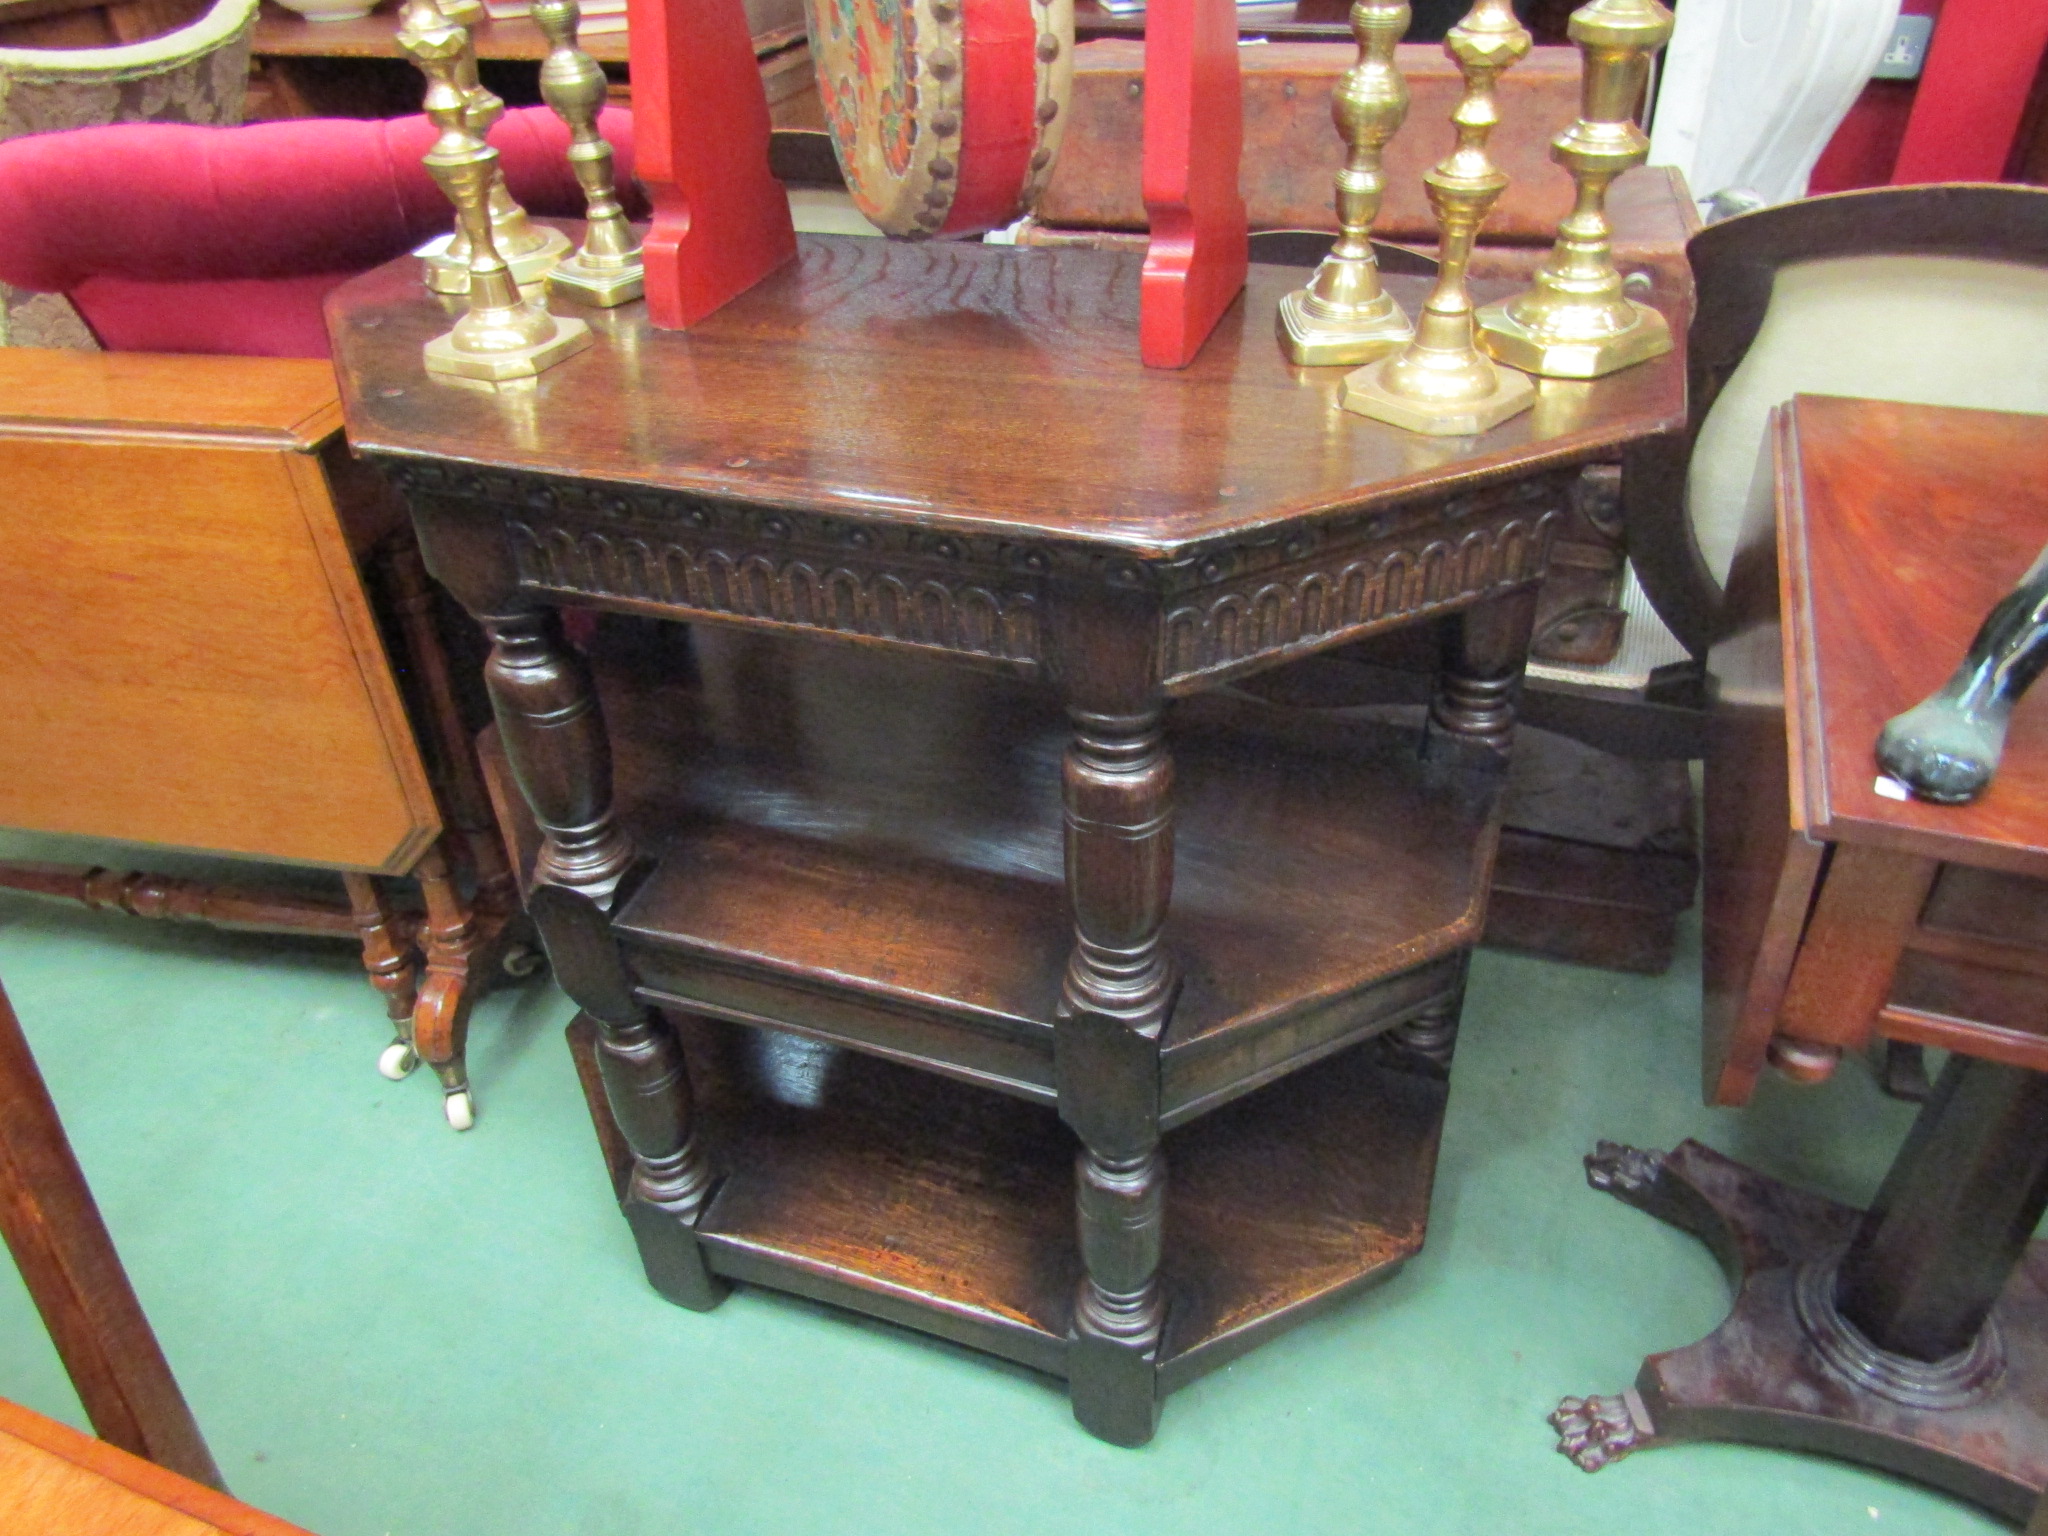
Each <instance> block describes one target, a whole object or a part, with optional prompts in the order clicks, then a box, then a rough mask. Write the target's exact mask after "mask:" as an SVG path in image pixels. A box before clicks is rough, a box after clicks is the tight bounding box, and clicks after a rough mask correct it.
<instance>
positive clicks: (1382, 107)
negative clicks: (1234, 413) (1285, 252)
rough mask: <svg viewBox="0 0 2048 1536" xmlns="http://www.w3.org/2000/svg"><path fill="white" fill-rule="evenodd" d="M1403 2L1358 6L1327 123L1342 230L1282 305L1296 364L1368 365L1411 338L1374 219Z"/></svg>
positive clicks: (1376, 0)
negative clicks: (1351, 58) (1339, 149)
mask: <svg viewBox="0 0 2048 1536" xmlns="http://www.w3.org/2000/svg"><path fill="white" fill-rule="evenodd" d="M1409 15H1410V12H1409V7H1408V0H1355V3H1354V4H1353V5H1352V7H1351V34H1352V36H1353V37H1355V38H1356V39H1357V40H1358V62H1357V63H1355V64H1353V65H1352V66H1351V68H1350V69H1348V70H1346V71H1345V72H1344V74H1343V76H1342V78H1340V79H1339V80H1338V81H1337V88H1336V90H1335V91H1334V92H1332V93H1331V96H1330V116H1331V117H1332V118H1333V119H1334V120H1335V121H1336V124H1337V132H1338V133H1340V134H1341V135H1343V138H1344V144H1345V147H1346V150H1347V151H1348V153H1347V157H1346V159H1345V162H1344V168H1343V169H1342V170H1340V171H1339V172H1338V173H1337V223H1338V227H1339V228H1340V229H1341V231H1342V233H1341V234H1340V235H1339V236H1338V239H1337V243H1336V245H1335V246H1334V247H1332V248H1331V251H1330V254H1329V255H1327V256H1325V257H1324V258H1323V261H1322V265H1321V266H1319V267H1317V268H1316V275H1315V277H1314V278H1313V279H1312V280H1311V281H1310V282H1309V285H1308V286H1307V287H1306V288H1297V289H1295V290H1294V292H1292V293H1290V294H1288V295H1287V297H1286V298H1284V299H1282V300H1281V301H1280V339H1281V342H1282V343H1283V344H1284V345H1285V346H1286V348H1287V355H1288V357H1290V358H1291V359H1293V361H1295V362H1296V363H1299V364H1300V365H1302V366H1303V367H1308V368H1314V367H1322V366H1326V365H1331V364H1339V363H1344V364H1352V365H1356V364H1358V363H1367V362H1371V361H1372V360H1373V359H1374V358H1376V357H1384V356H1386V355H1387V354H1388V353H1389V352H1397V351H1399V350H1400V349H1401V348H1402V347H1403V346H1405V345H1407V343H1408V339H1409V338H1410V337H1411V336H1413V335H1414V334H1415V327H1414V326H1412V325H1410V324H1409V323H1408V317H1407V315H1405V314H1403V313H1402V311H1401V306H1400V305H1398V304H1396V303H1395V302H1394V301H1393V299H1392V297H1391V296H1390V295H1388V294H1387V292H1386V291H1385V290H1384V289H1382V288H1381V287H1380V270H1379V263H1378V262H1377V261H1375V260H1374V259H1373V254H1372V222H1373V220H1374V219H1375V218H1376V217H1377V216H1378V214H1379V210H1380V195H1381V194H1382V193H1383V192H1384V191H1385V190H1386V185H1387V181H1386V176H1385V174H1384V173H1383V171H1382V170H1381V160H1380V155H1381V151H1382V150H1384V149H1385V148H1386V145H1387V141H1388V140H1390V139H1392V138H1393V136H1394V134H1395V133H1396V132H1397V131H1398V130H1399V129H1400V127H1401V121H1402V119H1403V118H1405V117H1406V116H1407V115H1408V86H1407V82H1405V81H1404V80H1403V79H1402V78H1401V72H1400V70H1398V69H1396V68H1395V67H1394V45H1395V44H1396V43H1398V42H1399V41H1400V40H1401V36H1402V34H1403V33H1405V32H1406V31H1407V30H1408V20H1409Z"/></svg>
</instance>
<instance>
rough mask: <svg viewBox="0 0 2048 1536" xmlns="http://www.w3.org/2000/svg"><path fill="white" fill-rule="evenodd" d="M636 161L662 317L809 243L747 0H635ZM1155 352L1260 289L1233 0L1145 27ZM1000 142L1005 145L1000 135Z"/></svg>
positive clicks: (1191, 354)
mask: <svg viewBox="0 0 2048 1536" xmlns="http://www.w3.org/2000/svg"><path fill="white" fill-rule="evenodd" d="M628 14H629V16H630V18H631V30H630V36H631V44H630V46H631V49H632V68H633V90H634V102H633V113H634V122H635V144H636V169H637V171H638V174H639V177H640V180H641V182H642V183H643V184H644V185H645V186H646V188H647V192H648V196H649V198H650V199H651V200H652V201H653V204H654V224H653V228H652V229H651V230H650V231H649V233H648V236H647V240H646V245H645V250H646V261H647V309H648V315H649V318H650V319H651V320H652V321H653V323H654V324H655V325H657V326H660V327H663V328H664V329H668V330H679V329H682V328H683V327H686V326H690V325H694V324H696V323H697V322H698V321H699V320H702V319H703V318H704V317H705V316H706V315H708V314H710V313H711V312H712V311H713V310H715V309H717V308H718V307H719V306H720V305H722V304H724V303H726V302H727V301H728V300H730V299H732V298H734V297H735V296H737V295H738V294H741V293H744V292H745V291H746V290H747V289H749V288H751V287H752V286H753V285H754V284H755V283H757V282H759V281H760V280H761V279H762V278H764V277H766V276H767V275H768V274H769V273H770V272H772V271H774V270H775V269H776V268H777V267H779V266H781V265H782V264H783V263H784V262H786V261H788V260H790V259H791V258H792V257H793V256H795V254H796V235H795V232H794V230H793V229H792V228H791V225H790V219H789V205H788V202H787V200H786V199H785V198H784V196H783V192H782V187H781V185H780V183H778V182H777V181H776V180H775V178H774V176H773V175H771V174H770V172H769V169H768V102H767V97H766V94H765V93H764V92H763V90H762V88H761V77H760V73H759V71H758V69H757V68H756V65H755V62H754V52H753V45H752V42H751V40H750V38H749V35H748V29H747V21H746V15H745V12H744V10H743V9H742V7H741V5H740V0H629V12H628ZM1145 55H1146V59H1145V162H1144V190H1145V209H1146V212H1147V213H1148V214H1149V215H1150V217H1151V221H1152V241H1151V245H1150V247H1149V249H1148V250H1147V252H1146V255H1145V267H1144V274H1143V277H1142V278H1141V280H1140V294H1139V351H1140V355H1141V356H1142V357H1143V359H1144V361H1145V363H1146V365H1147V366H1148V367H1153V368H1185V367H1186V366H1187V365H1188V364H1189V363H1191V362H1193V361H1194V358H1195V354H1196V353H1197V352H1199V351H1200V350H1201V348H1202V343H1203V342H1204V341H1206V340H1208V337H1209V333H1210V331H1212V330H1214V329H1215V326H1216V322H1217V320H1219V319H1220V318H1221V317H1222V315H1223V311H1224V310H1226V309H1228V308H1229V307H1230V305H1231V303H1232V301H1233V300H1235V299H1236V297H1237V295H1238V293H1239V292H1240V291H1241V290H1242V289H1243V287H1244V279H1245V264H1246V259H1247V257H1246V252H1247V226H1246V220H1245V207H1244V199H1243V198H1242V197H1241V196H1239V194H1238V189H1237V168H1238V159H1239V157H1240V155H1241V153H1242V150H1243V140H1244V109H1243V103H1242V94H1241V90H1240V87H1239V83H1238V68H1237V12H1236V8H1235V6H1234V5H1233V4H1232V0H1153V4H1152V6H1151V9H1150V12H1149V14H1148V17H1147V20H1146V32H1145ZM1023 57H1025V59H1026V61H1027V63H1028V55H1024V56H1023ZM996 147H998V148H1000V147H1002V146H996Z"/></svg>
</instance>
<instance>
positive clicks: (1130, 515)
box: [334, 236, 1683, 560]
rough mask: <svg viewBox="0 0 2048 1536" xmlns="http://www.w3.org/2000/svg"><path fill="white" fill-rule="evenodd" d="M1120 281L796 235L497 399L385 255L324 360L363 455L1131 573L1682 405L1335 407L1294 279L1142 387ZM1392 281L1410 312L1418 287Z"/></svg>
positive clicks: (1628, 396)
mask: <svg viewBox="0 0 2048 1536" xmlns="http://www.w3.org/2000/svg"><path fill="white" fill-rule="evenodd" d="M1137 269H1138V262H1137V261H1135V260H1133V259H1132V258H1129V257H1124V256H1117V255H1113V254H1109V253H1105V252H1095V251H1013V250H1005V249H1003V248H1001V247H998V246H979V245H953V244H931V243H926V244H901V243H897V242H894V241H880V240H861V239H853V238H835V237H828V236H804V237H802V238H801V240H800V259H799V261H798V262H797V263H795V264H794V265H792V266H790V267H787V268H784V269H783V270H781V271H779V272H777V273H775V274H773V275H772V276H770V277H769V278H768V279H767V280H766V281H765V282H763V283H762V284H761V285H760V286H759V287H758V288H756V289H754V290H753V291H752V292H750V293H747V294H745V295H742V296H741V297H740V298H739V299H737V300H735V301H734V302H733V303H732V304H730V305H728V306H727V307H726V308H725V309H724V310H721V311H720V312H719V313H718V314H717V315H716V316H715V317H713V318H712V319H711V320H710V321H708V322H706V323H705V324H704V325H702V326H700V327H698V328H697V329H695V330H693V331H690V332H687V333H683V334H680V335H664V336H656V335H654V334H653V333H652V332H651V331H650V330H648V328H647V327H646V325H645V322H644V320H643V319H642V318H641V312H640V311H638V310H637V309H628V310H625V311H622V312H620V314H619V316H618V320H617V324H616V326H615V327H614V328H611V329H609V330H608V332H607V335H606V336H605V337H604V338H601V340H600V344H599V345H598V346H597V347H595V348H592V349H591V350H590V351H588V352H586V353H583V354H581V355H580V356H578V357H575V358H572V359H570V360H569V361H567V362H565V363H563V364H561V365H560V366H558V367H555V368H552V369H550V370H549V371H548V372H547V373H546V374H545V375H543V376H542V377H541V379H540V381H539V383H538V386H537V388H536V389H535V390H534V392H533V393H532V394H529V395H507V396H498V397H493V396H489V395H485V394H482V393H478V392H473V391H468V390H461V389H453V388H449V387H447V386H445V385H442V384H440V383H438V382H433V381H430V380H428V379H427V377H426V376H425V373H424V371H423V369H422V366H421V363H420V358H419V348H420V346H421V345H422V344H424V343H425V342H426V340H427V339H428V338H429V337H431V336H432V335H435V334H437V333H438V332H439V331H440V330H443V329H445V328H446V325H447V320H446V316H445V315H444V314H443V313H442V311H441V310H440V308H439V307H438V306H437V305H435V304H433V303H432V302H431V301H430V300H429V298H428V297H427V295H426V294H425V293H424V292H423V291H422V290H421V289H420V286H419V284H418V281H417V277H416V273H415V271H414V270H413V267H412V266H411V264H409V263H406V262H400V263H396V264H393V265H391V266H388V267H385V268H382V269H380V270H379V271H378V272H375V273H372V274H369V275H367V276H365V277H363V278H360V279H357V280H356V281H355V282H354V283H352V284H350V285H348V286H347V287H345V288H344V289H343V290H342V291H341V293H340V294H338V295H337V297H336V299H335V301H334V303H335V311H334V313H335V322H334V323H335V328H336V340H337V349H336V359H337V365H338V367H339V368H340V370H341V372H342V376H343V381H344V393H345V395H346V396H347V398H348V400H349V435H350V439H351V441H352V442H353V443H354V444H355V445H356V447H357V448H358V450H359V451H362V452H365V453H370V454H377V455H392V456H397V455H405V456H424V457H436V458H447V459H459V460H463V461H466V462H469V463H472V464H477V465H502V466H506V467H527V468H533V469H542V468H545V469H546V470H548V471H549V472H550V473H553V474H556V475H562V476H569V477H574V478H583V479H590V480H603V481H609V482H613V483H617V484H621V485H633V484H643V485H648V486H658V487H663V488H670V489H675V490H680V491H688V492H692V493H695V494H699V495H703V496H707V497H714V498H735V499H741V500H746V501H752V502H757V503H771V504H778V505H790V506H799V507H803V508H805V509H808V510H812V511H816V512H820V513H828V514H831V515H834V516H837V517H842V518H847V519H850V520H854V521H862V520H868V519H875V518H893V519H898V520H901V521H903V522H907V523H912V524H915V525H916V526H919V527H923V528H930V529H934V530H940V529H955V530H960V531H963V532H968V531H976V530H981V531H988V532H994V533H1000V534H1004V535H1012V536H1015V535H1038V536H1042V537H1046V538H1051V539H1058V540H1062V541H1072V542H1074V543H1076V544H1082V545H1088V546H1092V547H1096V548H1100V549H1104V550H1115V551H1122V552H1125V553H1128V554H1130V555H1132V556H1134V557H1137V558H1140V559H1146V560H1152V559H1160V558H1167V557H1173V556H1176V555H1181V554H1184V553H1192V552H1193V549H1194V548H1195V547H1197V546H1199V545H1200V544H1201V543H1202V542H1203V541H1208V540H1217V539H1222V538H1226V537H1233V536H1241V535H1245V534H1249V533H1256V532H1258V531H1260V530H1262V529H1266V528H1271V527H1274V526H1276V525H1278V524H1280V523H1282V522H1287V521H1292V520H1296V519H1313V518H1315V517H1317V516H1318V515H1319V514H1325V513H1336V512H1356V511H1362V510H1366V509H1372V508H1381V507H1389V508H1391V507H1395V506H1398V505H1400V504H1402V503H1403V502H1412V501H1414V500H1415V499H1416V498H1417V497H1420V496H1425V495H1431V496H1434V495H1441V494H1443V493H1446V492H1449V491H1454V490H1457V489H1459V488H1463V487H1472V488H1477V487H1478V486H1480V485H1482V484H1485V483H1487V482H1489V481H1496V480H1499V479H1501V478H1502V477H1505V476H1508V475H1511V474H1520V473H1526V472H1529V471H1530V470H1532V469H1535V468H1539V467H1543V466H1546V465H1551V464H1563V463H1569V462H1572V461H1574V460H1582V459H1586V458H1591V457H1595V456H1598V455H1601V454H1604V453H1607V452H1610V451H1612V450H1613V449H1615V448H1617V447H1619V446H1620V445H1622V444H1624V443H1627V442H1630V441H1633V440H1635V439H1637V438H1639V437H1641V436H1643V435H1644V434H1647V433H1654V432H1657V431H1659V430H1663V429H1666V428H1668V427H1670V426H1672V425H1675V424H1676V423H1677V422H1678V421H1679V420H1680V418H1681V413H1682V410H1683V399H1682V395H1681V391H1680V373H1681V370H1682V368H1683V363H1682V361H1681V360H1680V359H1679V358H1677V357H1676V356H1673V357H1665V358H1659V359H1657V360H1655V361H1653V362H1650V363H1646V364H1644V365H1643V366H1642V367H1640V368H1631V369H1629V370H1627V371H1626V372H1623V373H1618V374H1615V375H1612V376H1611V377H1609V378H1606V379H1600V380H1597V381H1594V382H1593V383H1591V384H1582V383H1574V382H1570V381H1545V382H1544V383H1543V384H1542V385H1540V386H1539V394H1538V399H1537V404H1536V407H1535V409H1534V410H1533V411H1529V412H1525V413H1523V414H1522V415H1520V416H1517V417H1515V418H1514V419H1513V420H1511V421H1509V422H1506V423H1504V424H1503V425H1501V426H1499V427H1497V428H1495V429H1494V430H1493V431H1491V432H1488V433H1486V434H1484V435H1482V436H1479V437H1476V438H1441V439H1422V438H1418V437H1415V436H1414V435H1413V434H1410V433H1406V432H1402V431H1401V430H1399V429H1398V428H1395V427H1390V426H1386V425H1384V424H1382V423H1379V422H1374V421H1369V420H1367V419H1366V418H1364V417H1362V416H1358V415H1356V414H1354V413H1351V412H1347V411H1344V410H1342V409H1341V408H1340V407H1339V406H1338V404H1337V402H1336V393H1337V387H1338V385H1339V384H1340V383H1341V381H1342V374H1341V373H1339V372H1338V371H1336V370H1333V369H1316V370H1308V369H1296V368H1293V367H1291V366H1290V365H1289V364H1288V363H1287V362H1286V360H1285V358H1284V357H1283V356H1282V354H1281V352H1280V349H1279V347H1278V346H1277V345H1276V344H1275V343H1274V341H1273V336H1272V321H1271V316H1272V313H1273V309H1274V306H1275V304H1277V302H1278V301H1279V298H1280V296H1281V294H1282V293H1284V292H1285V291H1286V290H1287V289H1288V288H1289V287H1292V286H1298V284H1299V273H1298V272H1296V271H1295V270H1294V269H1292V268H1281V267H1272V268H1267V267H1255V268H1253V270H1252V275H1251V279H1250V282H1249V285H1248V287H1247V289H1246V292H1245V296H1244V298H1243V299H1242V300H1241V301H1240V302H1239V303H1238V304H1237V305H1235V306H1233V307H1232V309H1231V310H1230V312H1229V313H1227V314H1226V315H1225V316H1224V318H1223V321H1222V324H1221V325H1219V326H1218V328H1217V331H1216V333H1215V335H1214V337H1213V338H1212V339H1211V341H1210V344H1209V345H1208V346H1206V347H1204V348H1203V349H1202V352H1201V355H1200V356H1199V357H1197V358H1196V360H1195V362H1194V364H1193V365H1192V366H1191V367H1189V368H1188V369H1186V370H1183V371H1180V372H1176V373H1172V374H1166V373H1161V372H1158V371H1150V372H1148V371H1147V370H1145V369H1144V368H1143V367H1142V366H1141V365H1140V364H1139V362H1138V358H1137V352H1136V348H1135V346H1133V345H1132V342H1133V340H1134V339H1135V337H1136V334H1137V277H1138V270H1137ZM1388 286H1389V288H1390V289H1391V290H1392V291H1393V292H1394V293H1395V295H1396V296H1397V297H1398V298H1400V299H1401V300H1402V301H1403V302H1405V303H1410V304H1411V305H1412V304H1413V303H1416V302H1419V300H1420V298H1421V297H1422V295H1423V292H1424V289H1425V288H1426V286H1427V285H1426V283H1424V282H1423V281H1422V280H1420V279H1408V278H1400V277H1390V278H1389V279H1388ZM1495 296H1496V295H1494V294H1492V293H1490V292H1488V293H1482V295H1481V297H1483V298H1491V297H1495ZM821 356H829V357H830V358H831V359H832V365H831V366H830V367H824V366H820V364H819V362H818V359H819V358H820V357H821Z"/></svg>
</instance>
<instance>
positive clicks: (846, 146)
mask: <svg viewBox="0 0 2048 1536" xmlns="http://www.w3.org/2000/svg"><path fill="white" fill-rule="evenodd" d="M807 3H808V5H809V7H810V24H811V49H812V53H813V56H814V57H815V58H816V60H817V70H818V94H819V95H820V97H822V98H823V100H824V104H825V120H826V122H827V123H828V124H829V126H830V127H831V130H832V145H833V148H834V149H835V150H837V151H838V155H839V167H840V169H841V170H842V171H844V172H845V174H846V185H847V189H848V190H849V191H850V192H852V193H853V200H854V202H855V204H856V205H857V206H858V207H859V208H860V211H861V212H862V213H863V214H865V215H866V216H867V218H868V220H869V222H871V223H873V224H874V225H875V226H876V227H877V228H878V229H880V230H881V231H882V232H883V233H884V234H890V235H904V236H910V237H923V236H928V235H969V234H978V233H980V232H981V231H983V230H988V229H998V228H1000V227H1002V226H1003V225H1005V224H1009V223H1012V222H1014V221H1015V220H1016V219H1018V218H1020V217H1022V216H1023V215H1024V214H1025V213H1026V212H1028V211H1029V210H1030V207H1031V204H1032V202H1033V200H1034V199H1036V197H1037V196H1038V191H1039V188H1040V187H1042V186H1044V184H1045V181H1046V178H1047V176H1048V175H1050V173H1051V170H1052V162H1053V156H1054V155H1055V154H1056V153H1057V152H1058V149H1059V140H1060V134H1061V133H1062V131H1063V130H1064V129H1065V127H1066V117H1067V94H1068V90H1069V87H1070V86H1071V84H1072V81H1073V75H1074V3H1073V0H807Z"/></svg>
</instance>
